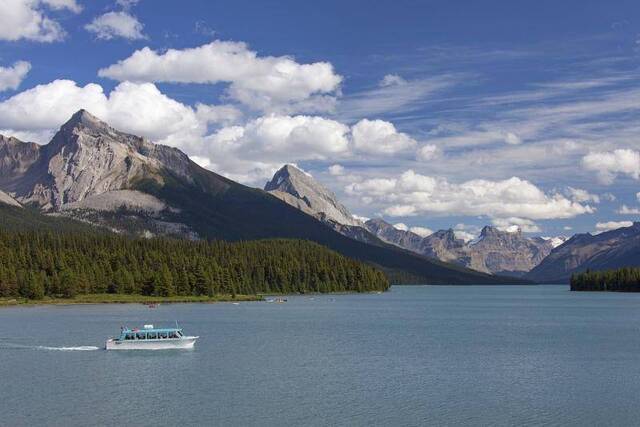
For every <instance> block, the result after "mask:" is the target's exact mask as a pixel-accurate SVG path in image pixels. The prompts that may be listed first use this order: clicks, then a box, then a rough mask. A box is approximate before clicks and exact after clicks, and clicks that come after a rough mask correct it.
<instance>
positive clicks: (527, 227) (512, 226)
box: [491, 217, 541, 233]
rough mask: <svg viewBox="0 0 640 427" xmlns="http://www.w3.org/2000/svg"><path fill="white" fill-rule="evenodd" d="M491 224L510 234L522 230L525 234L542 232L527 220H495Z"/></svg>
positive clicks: (514, 218) (515, 218) (513, 218)
mask: <svg viewBox="0 0 640 427" xmlns="http://www.w3.org/2000/svg"><path fill="white" fill-rule="evenodd" d="M491 222H492V223H493V225H495V226H496V227H497V228H498V230H502V231H508V232H510V233H515V232H517V231H518V230H522V231H523V232H524V233H538V232H540V231H541V230H540V227H538V225H537V224H536V223H535V222H533V221H531V220H530V219H525V218H517V217H510V218H494V219H493V220H492V221H491Z"/></svg>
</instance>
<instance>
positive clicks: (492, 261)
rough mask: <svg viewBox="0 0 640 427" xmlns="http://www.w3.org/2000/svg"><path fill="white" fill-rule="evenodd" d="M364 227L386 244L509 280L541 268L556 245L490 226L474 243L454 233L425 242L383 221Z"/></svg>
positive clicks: (441, 233) (433, 236) (440, 234)
mask: <svg viewBox="0 0 640 427" xmlns="http://www.w3.org/2000/svg"><path fill="white" fill-rule="evenodd" d="M365 226H366V227H367V229H368V230H369V231H371V232H372V233H374V234H376V235H377V236H378V237H380V238H382V239H383V240H385V241H387V242H390V243H393V244H395V245H398V246H400V247H403V248H405V249H408V250H411V251H413V252H416V253H419V254H421V255H425V256H427V257H431V258H436V259H439V260H441V261H445V262H453V263H456V264H459V265H462V266H465V267H468V268H471V269H473V270H477V271H482V272H485V273H490V274H504V275H509V276H522V275H523V274H525V273H526V272H528V271H529V270H531V269H532V268H533V267H535V266H536V265H538V263H540V262H541V261H542V260H543V259H544V257H545V256H547V255H548V254H549V252H551V250H552V249H553V244H554V243H555V241H551V240H545V239H542V238H540V237H534V238H528V237H525V236H523V234H522V232H521V231H520V230H518V231H516V232H510V231H501V230H498V229H497V228H495V227H490V226H486V227H484V228H483V229H482V232H481V233H480V236H479V237H478V238H477V239H475V240H473V241H471V242H465V241H464V240H462V239H459V238H458V237H456V235H455V233H454V231H453V230H451V229H449V230H440V231H437V232H435V233H433V234H431V235H429V236H426V237H424V238H422V237H420V236H418V235H417V234H415V233H412V232H410V231H404V230H398V229H396V228H395V227H394V226H392V225H391V224H389V223H387V222H385V221H383V220H381V219H374V220H369V221H367V222H366V224H365Z"/></svg>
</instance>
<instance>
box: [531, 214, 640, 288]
mask: <svg viewBox="0 0 640 427" xmlns="http://www.w3.org/2000/svg"><path fill="white" fill-rule="evenodd" d="M638 265H640V222H634V223H633V224H632V225H631V226H630V227H623V228H618V229H615V230H610V231H605V232H603V233H599V234H596V235H592V234H590V233H581V234H576V235H574V236H573V237H571V238H570V239H569V240H567V241H566V242H564V243H563V244H562V245H560V246H558V247H556V248H554V250H553V251H551V253H550V254H549V255H548V256H547V257H546V258H545V259H544V260H543V261H542V262H541V263H540V264H539V265H538V266H536V267H535V268H534V269H533V270H531V271H530V272H529V273H528V274H526V275H525V278H527V279H529V280H532V281H535V282H540V283H568V281H569V279H570V277H571V274H573V273H579V272H583V271H585V270H587V269H591V270H612V269H617V268H621V267H633V266H638Z"/></svg>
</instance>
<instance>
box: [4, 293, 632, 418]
mask: <svg viewBox="0 0 640 427" xmlns="http://www.w3.org/2000/svg"><path fill="white" fill-rule="evenodd" d="M176 319H177V320H179V321H180V323H181V326H183V327H184V328H185V331H186V332H187V333H189V334H195V335H200V337H201V339H200V341H199V342H198V344H197V346H196V349H195V350H193V351H157V352H142V353H133V352H107V351H104V350H101V349H96V348H97V347H100V346H102V345H103V341H104V339H105V338H107V337H108V336H109V335H113V334H116V333H117V332H118V331H119V328H120V326H121V325H123V324H127V325H131V326H133V325H141V324H143V323H154V324H156V325H158V326H159V325H171V324H173V322H174V320H176ZM638 396H640V295H637V294H612V293H611V294H604V293H571V292H569V291H568V289H567V288H566V287H564V286H538V287H521V286H513V287H484V286H483V287H394V288H393V290H392V291H391V292H388V293H385V294H382V295H336V296H315V297H307V296H296V297H290V298H289V302H288V303H286V304H268V303H242V304H240V305H232V304H214V305H206V304H192V305H189V304H185V305H163V306H160V307H159V308H158V309H149V308H147V307H145V306H143V305H95V306H65V307H46V306H42V307H25V308H5V309H0V425H7V426H19V425H78V426H80V425H94V424H125V425H178V424H182V425H185V426H186V425H242V426H245V425H260V426H263V425H348V426H352V425H393V426H396V425H407V426H409V425H415V426H419V425H469V426H477V425H576V426H578V425H580V426H582V425H637V424H638V420H640V405H638Z"/></svg>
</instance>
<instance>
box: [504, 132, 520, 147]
mask: <svg viewBox="0 0 640 427" xmlns="http://www.w3.org/2000/svg"><path fill="white" fill-rule="evenodd" d="M504 142H506V143H507V144H511V145H518V144H520V143H522V140H521V139H520V137H519V136H518V135H516V134H515V133H513V132H506V133H505V134H504Z"/></svg>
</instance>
